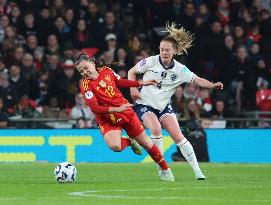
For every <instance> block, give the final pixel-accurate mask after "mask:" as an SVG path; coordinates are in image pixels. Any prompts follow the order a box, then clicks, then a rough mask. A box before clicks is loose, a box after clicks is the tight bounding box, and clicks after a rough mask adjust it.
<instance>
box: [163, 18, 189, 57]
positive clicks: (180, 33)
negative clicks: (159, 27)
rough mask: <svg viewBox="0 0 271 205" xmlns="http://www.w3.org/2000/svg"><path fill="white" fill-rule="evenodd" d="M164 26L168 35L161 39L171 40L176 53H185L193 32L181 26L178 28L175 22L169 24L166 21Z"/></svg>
mask: <svg viewBox="0 0 271 205" xmlns="http://www.w3.org/2000/svg"><path fill="white" fill-rule="evenodd" d="M166 28H167V31H168V32H169V35H167V36H166V37H164V38H163V39H162V40H161V41H168V42H171V43H172V44H173V47H174V48H175V49H176V55H182V54H183V53H186V54H187V49H188V48H190V47H191V46H192V43H193V40H194V38H193V34H191V33H190V32H189V31H186V30H185V29H184V28H183V27H181V28H180V29H178V28H177V26H176V24H175V23H171V25H169V23H167V24H166Z"/></svg>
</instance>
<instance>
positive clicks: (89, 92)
mask: <svg viewBox="0 0 271 205" xmlns="http://www.w3.org/2000/svg"><path fill="white" fill-rule="evenodd" d="M85 97H86V99H88V100H90V99H91V98H92V97H93V92H91V91H90V90H89V91H87V92H86V93H85Z"/></svg>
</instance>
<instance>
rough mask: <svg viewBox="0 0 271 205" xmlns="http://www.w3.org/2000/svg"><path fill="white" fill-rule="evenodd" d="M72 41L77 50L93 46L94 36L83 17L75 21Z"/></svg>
mask: <svg viewBox="0 0 271 205" xmlns="http://www.w3.org/2000/svg"><path fill="white" fill-rule="evenodd" d="M72 42H73V45H74V46H75V47H76V48H77V49H79V50H80V49H82V48H87V47H95V42H94V38H93V36H92V33H91V32H90V30H89V29H88V28H87V24H86V21H85V20H84V19H79V20H78V21H77V25H76V28H75V31H74V33H73V41H72Z"/></svg>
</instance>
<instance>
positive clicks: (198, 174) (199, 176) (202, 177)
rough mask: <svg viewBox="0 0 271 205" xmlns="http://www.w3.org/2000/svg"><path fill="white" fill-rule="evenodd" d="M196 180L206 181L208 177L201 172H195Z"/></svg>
mask: <svg viewBox="0 0 271 205" xmlns="http://www.w3.org/2000/svg"><path fill="white" fill-rule="evenodd" d="M195 178H196V179H197V180H205V179H206V177H205V176H204V175H203V173H202V172H201V170H198V171H195Z"/></svg>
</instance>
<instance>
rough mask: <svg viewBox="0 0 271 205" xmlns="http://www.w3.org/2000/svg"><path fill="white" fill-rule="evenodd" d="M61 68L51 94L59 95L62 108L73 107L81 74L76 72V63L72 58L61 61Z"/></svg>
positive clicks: (53, 83)
mask: <svg viewBox="0 0 271 205" xmlns="http://www.w3.org/2000/svg"><path fill="white" fill-rule="evenodd" d="M61 69H62V70H61V71H60V73H59V74H58V75H56V77H55V79H54V80H53V81H52V88H53V90H51V94H53V95H54V96H58V102H59V106H60V107H61V108H71V107H72V106H73V105H74V104H75V102H74V100H75V95H76V94H77V93H78V92H79V88H78V81H79V79H80V75H79V73H78V72H75V69H74V63H73V61H72V60H70V59H69V60H66V61H65V62H62V63H61Z"/></svg>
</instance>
